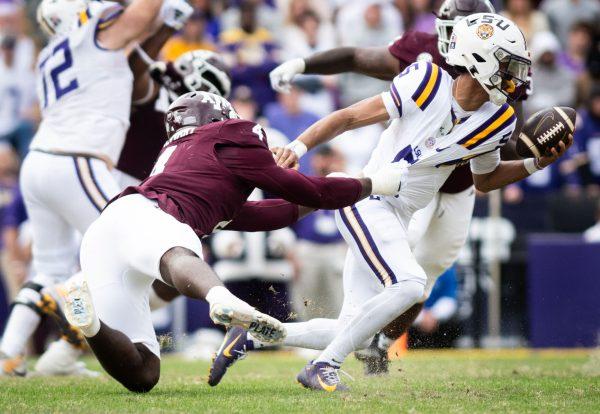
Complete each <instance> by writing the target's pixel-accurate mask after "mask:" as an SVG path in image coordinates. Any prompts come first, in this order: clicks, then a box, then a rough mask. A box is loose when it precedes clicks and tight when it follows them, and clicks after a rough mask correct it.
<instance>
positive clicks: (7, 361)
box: [0, 351, 27, 377]
mask: <svg viewBox="0 0 600 414" xmlns="http://www.w3.org/2000/svg"><path fill="white" fill-rule="evenodd" d="M25 375H27V364H26V363H25V358H23V357H22V356H21V355H19V356H16V357H13V358H11V357H9V356H7V355H6V354H4V353H3V352H2V351H0V377H2V376H4V377H24V376H25Z"/></svg>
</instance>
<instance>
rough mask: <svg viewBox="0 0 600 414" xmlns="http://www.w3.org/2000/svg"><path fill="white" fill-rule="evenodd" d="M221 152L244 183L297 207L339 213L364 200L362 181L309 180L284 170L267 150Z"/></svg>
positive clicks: (245, 149) (299, 174)
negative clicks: (361, 196)
mask: <svg viewBox="0 0 600 414" xmlns="http://www.w3.org/2000/svg"><path fill="white" fill-rule="evenodd" d="M218 152H219V159H220V160H221V162H223V163H224V164H225V165H226V166H227V168H228V169H229V171H231V172H232V173H233V174H234V175H236V176H237V177H238V178H239V179H240V180H242V181H244V182H246V183H248V184H251V185H253V186H254V187H258V188H260V189H262V190H264V191H267V192H268V193H271V194H275V195H277V196H279V197H281V198H283V199H284V200H287V201H289V202H291V203H294V204H299V205H302V206H306V207H311V208H316V209H328V210H335V209H338V208H342V207H346V206H349V205H352V204H354V203H356V202H357V201H358V200H359V199H360V195H361V192H362V184H361V183H360V181H358V180H356V179H353V178H320V177H308V176H305V175H303V174H301V173H299V172H298V171H296V170H291V169H284V168H280V167H278V166H277V165H276V164H275V160H274V159H273V155H272V154H271V152H270V151H269V150H268V149H267V148H266V146H265V147H263V146H253V147H233V146H226V147H221V148H219V150H218Z"/></svg>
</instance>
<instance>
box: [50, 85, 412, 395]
mask: <svg viewBox="0 0 600 414" xmlns="http://www.w3.org/2000/svg"><path fill="white" fill-rule="evenodd" d="M165 119H166V121H165V122H166V127H167V135H168V141H167V143H166V144H165V146H164V148H163V150H162V152H161V154H160V156H159V158H158V160H157V162H156V164H155V167H154V169H153V171H152V173H151V175H150V177H149V178H147V179H146V180H144V181H143V182H142V183H141V184H140V185H138V186H132V187H128V188H126V189H125V190H124V191H123V192H122V193H121V194H120V195H119V196H117V197H116V198H115V199H113V200H112V201H111V203H110V204H109V205H108V206H107V207H106V209H104V210H103V212H102V214H101V215H100V217H99V218H98V220H96V221H95V222H94V223H93V224H92V226H91V227H90V228H89V230H88V231H87V232H86V234H85V236H84V238H83V241H82V246H81V267H82V274H83V275H85V276H84V277H85V280H82V279H79V280H77V279H72V280H71V281H69V282H68V283H67V284H66V285H65V286H64V289H63V290H62V297H63V299H64V303H65V315H66V316H67V318H68V320H69V322H70V323H71V324H72V325H74V326H76V327H78V328H80V329H81V331H82V332H83V334H84V335H85V336H86V339H87V342H88V343H89V345H90V347H91V348H92V350H93V352H94V354H95V355H96V356H97V357H98V360H99V361H100V363H101V364H102V366H103V367H104V369H105V370H106V371H107V372H108V373H109V374H110V375H111V376H113V377H114V378H115V379H116V380H117V381H119V382H121V383H122V384H123V385H124V386H125V387H126V388H127V389H129V390H131V391H134V392H147V391H149V390H150V389H152V388H153V387H154V385H155V384H156V383H157V382H158V379H159V375H160V356H159V355H160V350H159V345H158V342H157V340H156V334H155V332H154V328H153V326H152V320H151V317H150V306H149V303H148V294H149V291H150V289H151V285H152V283H153V281H154V280H161V281H163V282H164V283H166V284H168V285H170V286H172V287H174V288H175V289H177V290H178V291H179V292H180V293H181V294H183V295H186V296H188V297H191V298H196V299H206V300H207V301H208V302H209V304H210V316H211V318H212V320H213V321H215V322H216V323H220V324H223V325H226V326H241V327H244V328H246V329H249V330H250V331H251V332H253V334H255V335H256V336H257V337H259V338H261V339H262V340H266V341H277V340H281V339H282V337H284V336H285V328H284V327H283V325H282V324H281V323H280V322H279V321H277V320H276V319H274V318H271V317H270V316H268V315H265V314H262V313H260V312H258V311H256V310H255V309H253V308H252V307H250V305H248V304H247V303H245V302H243V301H241V300H240V299H238V298H236V297H235V296H234V295H232V294H231V293H230V292H229V291H228V290H227V289H226V288H225V287H224V286H223V284H222V283H221V281H220V280H219V278H218V276H217V275H216V274H215V273H214V272H213V271H212V270H211V268H210V267H209V266H208V265H207V264H206V263H205V262H204V261H203V260H202V246H201V242H200V238H202V237H205V236H207V235H209V234H211V233H212V232H213V231H215V230H217V229H231V230H238V231H269V230H273V229H277V228H282V227H286V226H288V225H290V224H291V223H293V222H294V221H296V220H297V219H298V217H299V216H300V215H302V214H305V213H307V212H308V211H309V210H310V209H315V208H326V209H337V208H341V207H343V206H348V205H351V204H353V203H355V202H357V201H358V200H360V199H362V198H364V197H366V196H368V195H370V194H371V193H376V194H387V195H394V194H397V192H398V190H399V186H400V183H401V181H402V179H403V177H404V174H405V171H406V168H405V167H399V166H397V165H390V166H386V167H384V168H382V169H381V170H379V171H377V172H375V173H373V174H371V175H370V176H368V177H365V178H360V179H354V178H342V177H336V178H317V177H308V176H304V175H302V174H301V173H299V172H297V171H295V170H291V169H283V168H280V167H278V166H277V165H276V164H275V161H274V159H273V156H272V154H271V152H270V150H269V148H268V145H267V137H266V135H265V133H264V131H263V129H262V128H261V127H260V126H259V125H257V124H255V123H254V122H250V121H244V120H241V119H239V117H238V115H237V114H236V113H235V111H234V109H233V108H232V107H231V105H230V103H229V102H228V101H227V100H225V99H224V98H222V97H220V96H218V95H215V94H211V93H207V92H191V93H188V94H186V95H183V96H182V97H180V98H178V99H177V100H176V101H175V102H173V104H171V106H170V107H169V110H168V112H167V114H166V117H165ZM255 187H258V188H261V189H263V190H265V191H268V192H270V193H273V194H277V195H279V196H281V197H282V198H283V199H277V200H263V201H259V202H247V201H246V199H247V197H248V196H249V195H250V193H251V192H252V191H253V189H254V188H255ZM285 200H287V201H285ZM298 205H301V206H306V207H298Z"/></svg>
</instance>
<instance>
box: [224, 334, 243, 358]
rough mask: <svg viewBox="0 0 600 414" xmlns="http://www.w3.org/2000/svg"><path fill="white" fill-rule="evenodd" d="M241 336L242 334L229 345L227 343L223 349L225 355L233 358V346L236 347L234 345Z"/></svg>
mask: <svg viewBox="0 0 600 414" xmlns="http://www.w3.org/2000/svg"><path fill="white" fill-rule="evenodd" d="M241 336H242V334H239V335H238V336H237V337H236V338H235V339H234V340H233V341H231V343H230V344H229V345H227V348H225V349H224V350H223V355H224V356H225V357H226V358H233V355H231V348H233V347H234V345H235V344H236V343H237V341H238V339H240V337H241Z"/></svg>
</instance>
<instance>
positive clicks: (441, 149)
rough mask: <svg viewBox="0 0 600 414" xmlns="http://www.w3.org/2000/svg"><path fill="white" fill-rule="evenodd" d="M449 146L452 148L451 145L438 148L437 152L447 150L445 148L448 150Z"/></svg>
mask: <svg viewBox="0 0 600 414" xmlns="http://www.w3.org/2000/svg"><path fill="white" fill-rule="evenodd" d="M448 148H450V147H444V148H436V149H435V150H436V151H437V152H442V151H445V150H447V149H448Z"/></svg>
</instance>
